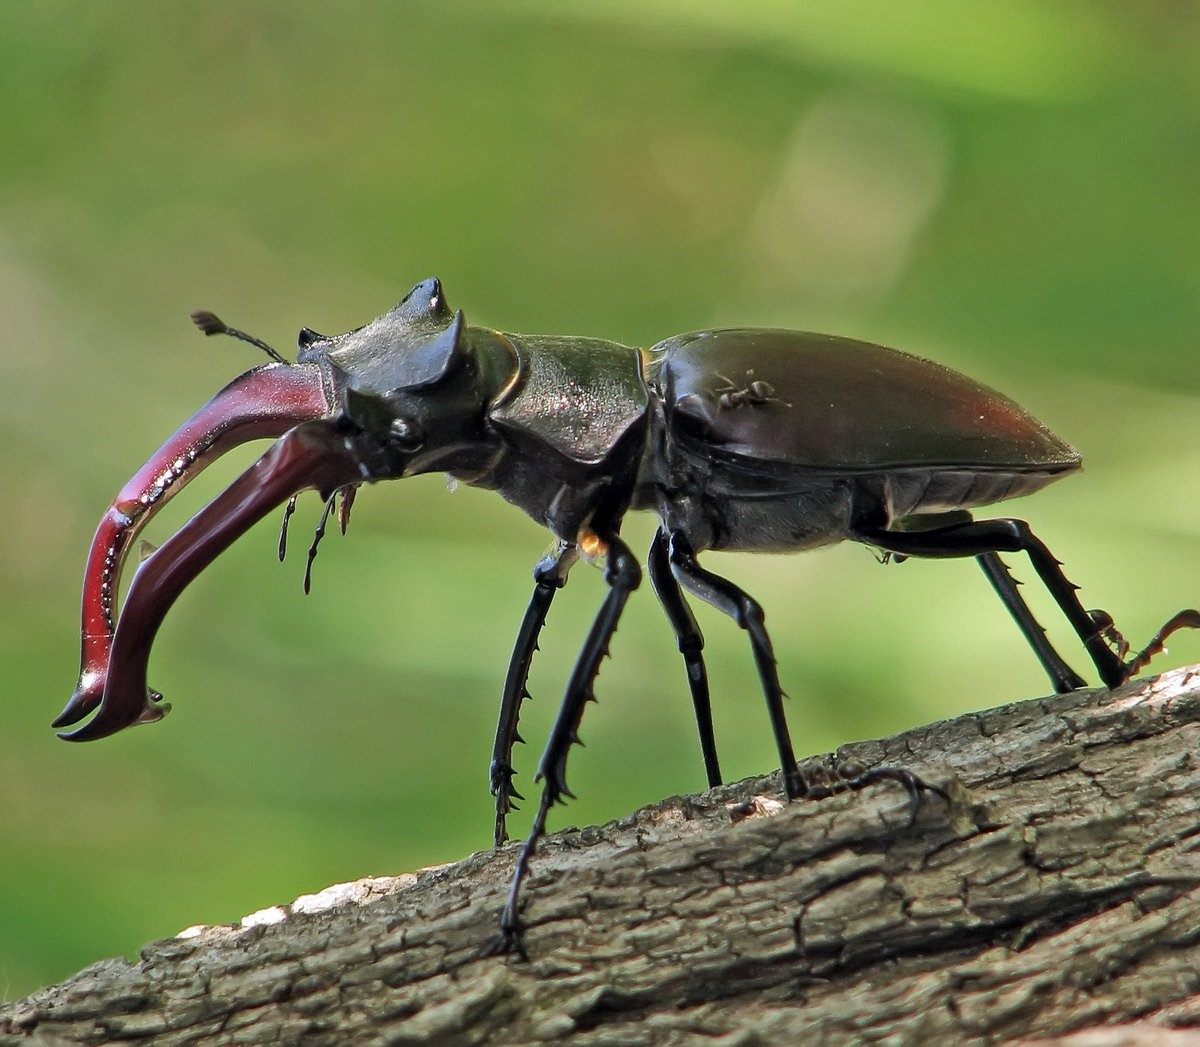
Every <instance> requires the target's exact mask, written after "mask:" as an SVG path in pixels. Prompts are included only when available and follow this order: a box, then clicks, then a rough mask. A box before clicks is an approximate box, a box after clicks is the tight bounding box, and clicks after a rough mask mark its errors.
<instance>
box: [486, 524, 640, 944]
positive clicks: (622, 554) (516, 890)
mask: <svg viewBox="0 0 1200 1047" xmlns="http://www.w3.org/2000/svg"><path fill="white" fill-rule="evenodd" d="M599 538H600V542H601V543H602V544H603V546H606V547H607V550H606V551H607V563H606V567H605V572H604V580H605V581H606V582H607V583H608V586H609V590H608V596H606V597H605V599H604V603H603V605H602V606H601V608H600V613H599V614H597V615H596V619H595V621H594V622H593V623H592V628H591V631H590V632H589V633H588V636H587V640H585V641H584V644H583V650H582V651H581V652H580V654H579V660H578V661H577V662H576V663H575V668H574V669H573V670H572V672H571V678H570V680H568V681H567V689H566V692H565V694H564V695H563V701H562V705H561V706H560V707H559V710H558V718H557V719H556V720H555V721H554V727H553V729H552V730H551V731H550V740H549V742H547V744H546V751H545V752H544V753H543V754H542V759H541V762H540V763H539V764H538V772H537V776H536V778H535V779H534V780H535V781H543V780H544V781H545V783H546V784H545V786H544V787H543V789H542V798H541V801H540V802H539V804H538V810H537V814H536V815H535V816H534V819H533V827H532V828H531V829H530V831H529V836H528V837H527V838H526V840H525V843H524V844H523V845H522V847H521V852H520V854H518V855H517V864H516V868H515V869H514V870H513V878H512V885H511V886H510V887H509V892H508V901H507V902H506V903H505V905H504V912H503V914H502V915H501V917H500V930H501V932H502V938H501V940H500V942H499V943H497V949H498V951H503V952H509V951H512V950H514V949H516V950H517V951H518V952H521V953H523V948H522V945H521V930H522V927H521V920H520V917H519V915H518V913H517V906H518V901H519V896H520V891H521V883H522V882H523V881H524V879H525V875H526V873H527V872H528V871H529V861H530V859H531V858H532V857H533V852H534V851H535V850H536V849H537V845H538V841H539V840H540V839H541V838H542V835H543V834H544V833H545V831H546V816H547V815H548V814H549V812H550V808H551V807H553V806H554V804H556V803H561V802H562V801H563V798H564V797H569V796H574V794H573V793H572V792H571V790H570V789H569V788H567V778H566V773H567V754H568V752H569V751H570V749H571V745H572V744H573V743H575V742H578V741H579V724H580V721H581V720H582V719H583V709H584V706H585V705H587V703H588V702H589V701H595V694H594V693H593V690H592V687H593V684H594V683H595V680H596V674H597V673H599V671H600V660H601V659H602V658H603V657H604V656H605V655H606V654H607V653H608V645H609V641H611V640H612V636H613V633H614V632H616V629H617V622H618V621H619V620H620V618H621V612H622V611H623V610H624V609H625V603H626V601H627V600H628V599H629V594H630V593H631V592H633V590H634V589H636V588H637V587H638V585H639V584H640V582H641V580H642V569H641V568H640V567H639V566H638V562H637V559H636V557H634V555H633V553H631V552H630V551H629V547H628V546H627V545H626V544H625V543H624V542H623V541H621V539H620V538H619V537H617V535H616V534H615V533H613V532H609V533H608V534H605V535H600V536H599Z"/></svg>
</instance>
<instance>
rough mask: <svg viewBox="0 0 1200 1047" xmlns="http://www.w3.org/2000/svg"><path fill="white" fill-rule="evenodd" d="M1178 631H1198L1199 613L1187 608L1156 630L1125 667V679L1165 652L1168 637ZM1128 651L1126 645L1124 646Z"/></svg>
mask: <svg viewBox="0 0 1200 1047" xmlns="http://www.w3.org/2000/svg"><path fill="white" fill-rule="evenodd" d="M1180 629H1200V611H1197V610H1194V609H1192V608H1188V609H1187V610H1183V611H1180V612H1178V613H1177V614H1175V615H1173V616H1172V617H1171V618H1170V619H1169V620H1168V621H1167V623H1166V624H1165V625H1164V626H1163V627H1162V628H1161V629H1159V630H1158V632H1156V633H1155V634H1154V636H1153V637H1152V638H1151V640H1150V642H1149V643H1148V644H1146V646H1145V647H1143V648H1142V650H1140V651H1139V652H1138V653H1137V655H1136V656H1135V657H1134V658H1133V659H1132V660H1131V661H1129V662H1127V663H1126V665H1125V679H1126V680H1128V679H1130V678H1132V677H1133V676H1134V675H1135V674H1136V673H1139V672H1141V671H1142V670H1143V669H1144V668H1146V666H1147V665H1149V664H1150V662H1151V661H1152V660H1153V659H1154V658H1155V657H1156V656H1157V655H1160V654H1162V653H1163V652H1164V651H1166V649H1167V648H1166V642H1167V639H1168V637H1170V635H1171V634H1172V633H1174V632H1178V631H1179V630H1180ZM1126 649H1128V645H1126Z"/></svg>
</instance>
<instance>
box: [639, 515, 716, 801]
mask: <svg viewBox="0 0 1200 1047" xmlns="http://www.w3.org/2000/svg"><path fill="white" fill-rule="evenodd" d="M646 562H647V566H648V567H649V569H650V582H651V584H652V585H653V586H654V591H655V593H656V594H657V595H658V601H659V603H661V604H662V608H663V611H664V612H665V613H666V615H667V619H668V620H669V621H670V623H671V628H672V629H674V630H675V638H676V639H677V640H678V641H679V652H680V654H682V655H683V661H684V665H686V666H687V678H688V687H689V688H690V689H691V692H692V705H693V706H694V707H695V710H696V728H697V730H698V731H699V732H700V751H701V752H702V753H703V754H704V771H705V774H707V775H708V787H709V788H710V789H711V788H714V787H715V786H718V785H720V784H721V780H722V779H721V765H720V763H719V762H718V761H717V740H716V737H715V735H714V733H713V722H712V702H711V700H710V698H709V693H708V673H707V671H706V670H705V668H704V655H703V653H702V652H703V650H704V634H703V633H702V632H701V631H700V625H699V624H698V623H697V621H696V616H695V615H694V614H692V609H691V608H690V607H689V606H688V605H687V601H686V600H685V599H684V596H683V593H682V592H681V591H680V588H679V582H677V581H676V580H675V576H674V575H673V574H672V573H671V560H670V554H669V546H668V542H667V535H666V532H665V531H663V530H662V529H661V528H660V529H659V530H658V531H657V532H656V533H655V535H654V541H653V542H652V543H651V545H650V556H649V558H648V559H647V561H646Z"/></svg>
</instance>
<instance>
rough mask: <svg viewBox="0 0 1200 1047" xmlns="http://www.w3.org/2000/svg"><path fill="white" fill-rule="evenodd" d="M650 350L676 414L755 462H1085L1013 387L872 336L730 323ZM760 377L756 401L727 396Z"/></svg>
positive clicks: (842, 465)
mask: <svg viewBox="0 0 1200 1047" xmlns="http://www.w3.org/2000/svg"><path fill="white" fill-rule="evenodd" d="M651 354H652V363H651V367H650V373H651V374H652V375H654V376H656V377H657V380H658V382H659V384H660V387H661V389H662V396H663V401H664V405H665V408H666V411H667V416H668V418H669V419H670V420H671V421H670V424H671V426H672V427H673V428H676V429H677V430H679V431H683V432H692V433H694V434H695V435H696V436H697V437H699V438H701V439H703V440H705V441H706V442H708V443H709V444H711V445H713V446H714V447H716V448H719V449H720V450H722V451H724V452H726V453H728V454H731V455H735V456H740V457H744V458H746V459H751V460H754V461H756V462H762V461H773V462H779V463H784V464H787V465H792V466H798V467H803V468H813V469H829V470H839V471H846V470H854V471H857V470H873V471H874V470H884V469H891V468H904V467H909V466H921V467H936V466H954V467H967V468H980V469H985V470H986V469H998V470H1003V471H1005V472H1009V471H1012V472H1021V471H1024V470H1031V471H1038V472H1041V471H1045V470H1050V471H1052V472H1061V471H1067V470H1071V469H1074V468H1078V466H1079V464H1080V456H1079V454H1078V452H1077V451H1075V450H1074V448H1072V447H1070V446H1069V445H1068V444H1066V443H1064V442H1063V441H1062V440H1060V439H1059V438H1058V437H1057V436H1055V435H1054V433H1052V432H1051V431H1050V430H1049V429H1047V428H1046V427H1045V426H1044V425H1042V423H1041V422H1039V421H1038V420H1037V419H1035V418H1034V417H1033V416H1032V415H1030V414H1029V413H1028V412H1027V411H1025V410H1024V409H1023V408H1021V407H1020V406H1019V405H1017V404H1016V403H1014V402H1013V401H1012V400H1010V399H1009V398H1008V397H1007V396H1003V395H1002V394H1000V393H998V392H996V391H995V390H993V389H989V388H988V387H987V386H984V385H980V384H979V383H978V382H975V381H973V380H972V379H970V378H967V377H966V376H965V375H961V374H959V373H958V372H956V371H952V370H950V369H949V368H948V367H943V366H941V365H940V364H936V363H932V362H931V361H929V360H923V359H921V358H920V357H918V356H912V355H910V354H908V353H903V352H900V351H898V350H896V349H888V348H886V347H885V346H881V345H874V344H872V343H870V342H859V341H856V340H854V339H851V338H839V337H836V336H834V335H826V334H811V333H807V332H801V331H784V330H774V329H730V330H719V331H697V332H695V333H692V334H684V335H677V336H676V337H674V338H669V339H667V340H666V341H664V342H660V343H658V345H656V346H654V347H653V349H652V350H651ZM755 382H758V383H765V386H762V385H760V386H758V387H757V389H758V392H759V396H758V397H757V400H756V402H746V400H747V398H746V397H744V396H743V397H740V398H739V397H738V396H736V395H733V396H729V395H726V396H724V397H723V396H722V394H723V392H724V393H729V392H731V391H732V392H733V393H734V394H736V393H738V392H739V391H744V390H747V389H749V388H750V387H751V383H755ZM765 392H769V395H763V394H764V393H765ZM739 400H740V402H739Z"/></svg>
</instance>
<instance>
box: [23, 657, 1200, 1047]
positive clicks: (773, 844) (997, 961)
mask: <svg viewBox="0 0 1200 1047" xmlns="http://www.w3.org/2000/svg"><path fill="white" fill-rule="evenodd" d="M1198 736H1200V666H1195V667H1192V668H1189V669H1180V670H1176V671H1174V672H1170V673H1167V674H1165V675H1164V676H1161V677H1158V678H1157V679H1153V680H1148V681H1142V682H1140V683H1137V684H1133V685H1130V686H1128V687H1125V688H1123V689H1121V690H1118V691H1116V692H1113V693H1110V692H1107V691H1083V692H1076V693H1074V694H1069V695H1062V696H1059V697H1055V698H1045V699H1039V700H1036V701H1030V702H1022V703H1019V704H1015V705H1009V706H1005V707H1003V708H1000V709H996V710H993V711H990V712H985V713H972V714H969V715H966V716H962V717H959V718H958V719H956V720H950V721H946V722H943V723H936V724H933V725H931V726H929V727H925V728H921V729H919V730H914V731H910V732H907V733H905V734H901V735H897V736H896V737H893V738H889V739H885V740H883V741H878V742H866V743H863V744H859V745H852V746H847V747H846V748H845V750H844V752H843V755H844V756H845V757H847V758H849V759H853V760H855V761H858V762H860V763H863V764H865V765H867V766H879V765H881V764H891V765H899V766H903V767H907V768H911V769H913V770H915V771H917V772H918V773H920V774H921V775H922V776H924V777H925V778H926V779H927V780H929V781H932V782H935V783H938V784H945V785H947V787H948V788H949V790H950V792H951V794H952V797H953V803H952V804H951V805H949V806H947V805H946V804H945V803H944V802H943V801H942V800H941V799H940V798H938V797H937V796H930V795H926V797H925V799H924V800H923V802H922V804H921V806H920V809H919V812H918V816H917V819H916V822H915V824H914V825H912V826H911V827H910V826H909V825H908V803H907V798H906V796H905V794H904V791H903V790H902V789H901V788H900V787H899V786H897V785H895V784H893V783H882V784H878V785H873V786H870V787H869V788H867V789H865V790H863V791H862V792H858V793H844V794H839V795H837V796H834V797H831V798H829V799H825V800H820V801H811V800H805V801H798V802H796V803H793V804H786V805H784V804H776V803H773V802H763V801H762V800H757V801H756V800H755V797H769V798H772V799H780V798H781V797H780V795H779V781H778V776H772V777H770V778H761V779H756V780H750V781H746V782H741V783H738V784H737V785H733V786H728V787H725V788H722V789H716V790H713V791H711V792H708V793H704V794H701V795H699V796H691V797H683V798H679V797H674V798H671V799H668V800H664V801H663V802H662V803H659V804H655V805H652V806H650V807H646V808H643V809H642V810H640V811H637V812H635V813H634V814H632V815H630V816H628V817H626V818H623V819H621V820H619V821H617V822H613V823H610V824H608V825H603V826H597V827H593V828H588V829H583V830H581V831H578V832H567V833H560V834H558V835H556V836H553V837H550V838H549V839H548V840H547V841H546V843H545V844H544V845H543V847H542V848H541V849H540V850H539V854H538V857H537V859H536V861H535V864H534V872H533V874H532V876H531V878H530V881H529V885H528V886H529V891H528V894H527V896H526V897H527V904H526V909H525V916H526V920H527V922H528V924H529V930H528V934H527V938H526V941H527V946H528V952H529V960H528V962H522V961H521V960H519V959H516V958H512V957H506V958H496V957H489V956H487V955H485V952H486V948H487V946H488V945H489V944H490V943H491V942H492V941H493V939H494V937H495V934H496V920H497V915H498V913H499V911H500V907H501V905H502V903H503V892H504V889H505V887H506V884H507V880H508V876H509V872H510V870H511V867H512V863H513V859H514V855H515V850H514V848H513V847H511V846H510V847H506V848H504V849H502V850H500V851H498V852H487V853H481V854H476V855H474V856H472V857H470V858H468V859H466V860H465V861H462V862H458V863H456V864H454V865H448V866H444V867H440V868H436V869H427V870H423V871H421V872H419V873H416V874H414V875H406V876H399V877H395V878H387V879H379V880H364V881H359V882H358V883H355V884H346V885H341V886H339V887H336V888H330V889H329V891H326V892H322V894H320V895H316V896H311V897H309V898H306V899H298V900H297V902H296V903H294V904H293V905H292V906H290V907H280V908H278V909H273V910H266V911H265V912H264V913H258V914H254V915H253V916H251V917H247V918H246V920H244V921H242V925H241V926H228V927H208V928H202V929H192V930H189V931H187V932H184V933H183V934H182V935H180V936H179V937H177V938H172V939H167V940H166V941H161V942H156V943H153V944H151V945H148V946H146V947H145V948H144V949H143V950H142V953H141V957H140V959H139V961H138V962H136V963H129V962H127V961H125V960H121V959H115V960H105V961H103V962H101V963H98V964H95V965H94V966H92V967H89V968H87V969H86V970H84V971H82V972H80V973H79V974H77V975H75V976H74V977H73V978H71V979H69V980H68V981H66V982H64V983H62V984H61V985H58V986H53V987H51V988H48V989H45V990H42V991H40V992H37V993H35V994H33V995H32V996H30V997H28V998H27V999H25V1000H22V1001H19V1002H17V1003H15V1004H10V1005H8V1006H6V1007H4V1008H3V1009H0V1043H3V1044H9V1043H27V1042H30V1041H34V1042H36V1041H37V1040H39V1039H41V1041H42V1042H55V1043H59V1042H68V1043H73V1042H74V1043H89V1044H96V1043H104V1042H108V1041H113V1040H125V1039H133V1038H141V1039H146V1040H148V1041H149V1042H153V1043H162V1044H182V1043H185V1042H186V1043H202V1042H220V1043H223V1044H224V1043H276V1042H284V1043H298V1042H301V1041H303V1042H304V1043H334V1042H338V1043H342V1042H346V1041H358V1040H371V1041H373V1042H374V1041H379V1042H387V1043H396V1044H476V1043H483V1042H494V1043H507V1042H529V1041H535V1040H538V1039H552V1038H556V1037H560V1036H563V1035H565V1034H572V1035H573V1041H572V1042H576V1043H583V1044H591V1043H628V1044H640V1043H647V1044H653V1043H678V1042H687V1041H689V1040H691V1039H693V1038H700V1037H703V1036H709V1037H718V1036H724V1037H726V1038H725V1039H722V1040H721V1041H720V1042H721V1043H723V1044H729V1045H732V1044H739V1045H750V1044H759V1043H816V1042H820V1043H823V1044H837V1043H858V1042H862V1041H863V1040H864V1039H876V1038H879V1039H882V1038H885V1037H886V1038H892V1042H913V1041H918V1040H924V1041H927V1042H930V1043H972V1042H989V1043H994V1042H997V1041H1003V1040H1011V1039H1016V1038H1019V1039H1023V1040H1027V1039H1036V1038H1038V1037H1046V1038H1054V1037H1061V1036H1066V1035H1067V1034H1069V1033H1079V1032H1080V1031H1081V1030H1087V1029H1092V1030H1093V1031H1092V1032H1090V1033H1088V1034H1087V1036H1086V1037H1085V1038H1082V1039H1081V1038H1076V1037H1072V1038H1071V1039H1069V1040H1064V1041H1057V1042H1077V1043H1080V1044H1082V1043H1084V1042H1086V1043H1088V1044H1109V1043H1111V1044H1116V1043H1119V1042H1120V1043H1125V1042H1128V1043H1135V1042H1147V1043H1149V1042H1172V1041H1170V1040H1167V1039H1166V1038H1165V1037H1166V1036H1167V1035H1168V1033H1167V1028H1168V1027H1179V1028H1183V1027H1188V1026H1192V1025H1196V1024H1200V995H1198V994H1200V962H1198V961H1200V859H1198V857H1197V855H1196V849H1197V848H1200V816H1198V815H1197V812H1196V807H1197V804H1196V797H1197V795H1198V794H1200V773H1198V771H1197V766H1196V759H1195V756H1194V753H1195V750H1196V743H1197V738H1198ZM737 805H742V807H741V808H739V807H738V806H737ZM746 809H748V810H749V813H748V814H746V813H744V811H745V810H746ZM739 811H741V812H743V813H739ZM1135 1019H1136V1020H1138V1022H1139V1024H1136V1025H1130V1024H1125V1025H1121V1026H1120V1029H1119V1030H1109V1031H1105V1029H1103V1028H1095V1027H1106V1026H1111V1025H1114V1024H1116V1023H1131V1022H1133V1021H1134V1020H1135ZM1179 1035H1182V1034H1179ZM1118 1036H1120V1037H1124V1039H1119V1038H1115V1037H1118ZM1139 1036H1145V1037H1148V1038H1147V1039H1145V1040H1139V1039H1137V1037H1139ZM1097 1037H1098V1038H1097ZM1187 1039H1188V1040H1189V1042H1190V1036H1189V1037H1187Z"/></svg>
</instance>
